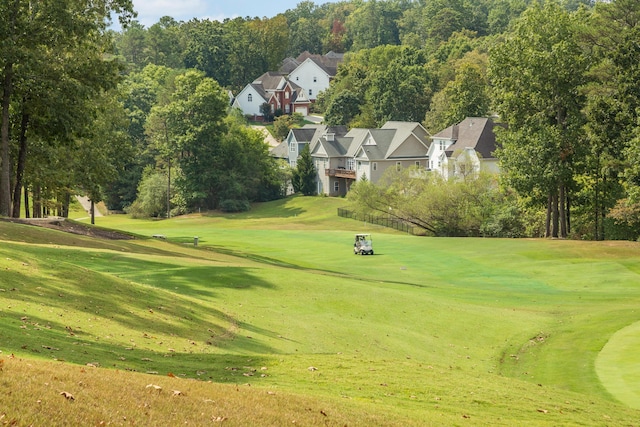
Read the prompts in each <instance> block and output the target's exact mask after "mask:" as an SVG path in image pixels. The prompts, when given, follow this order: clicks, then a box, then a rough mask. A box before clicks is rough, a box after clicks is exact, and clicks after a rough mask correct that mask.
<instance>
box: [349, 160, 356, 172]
mask: <svg viewBox="0 0 640 427" xmlns="http://www.w3.org/2000/svg"><path fill="white" fill-rule="evenodd" d="M355 165H356V161H355V159H347V169H349V170H350V171H352V170H354V169H355Z"/></svg>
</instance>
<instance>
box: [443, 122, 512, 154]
mask: <svg viewBox="0 0 640 427" xmlns="http://www.w3.org/2000/svg"><path fill="white" fill-rule="evenodd" d="M495 126H502V125H500V124H496V123H494V122H493V120H492V119H490V118H486V117H467V118H466V119H464V120H463V121H461V122H460V123H458V124H456V125H453V126H449V127H448V128H446V129H445V130H443V131H441V132H438V133H437V134H435V135H433V137H432V138H434V139H447V140H450V141H454V143H453V144H451V145H450V146H449V147H448V148H447V150H446V151H445V154H446V156H447V157H451V156H452V155H453V153H454V152H456V151H459V150H463V149H465V148H473V149H474V150H475V151H477V152H478V153H480V155H481V156H482V158H485V159H488V158H494V157H495V156H494V154H493V152H494V151H495V149H496V135H495V133H494V132H493V128H494V127H495Z"/></svg>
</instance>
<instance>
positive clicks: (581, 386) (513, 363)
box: [0, 197, 640, 425]
mask: <svg viewBox="0 0 640 427" xmlns="http://www.w3.org/2000/svg"><path fill="white" fill-rule="evenodd" d="M343 204H344V201H343V200H340V199H333V198H300V197H295V198H290V199H286V200H284V201H278V202H273V203H267V204H261V205H257V206H256V207H255V208H254V209H253V210H252V211H251V212H248V213H243V214H235V215H219V214H207V215H199V214H198V215H189V216H184V217H178V218H174V219H171V220H164V221H161V220H155V221H151V220H148V221H147V220H131V219H130V218H128V217H127V216H115V215H114V216H107V217H104V218H98V219H97V225H99V226H103V227H110V228H116V229H120V230H124V231H127V232H130V233H134V234H136V235H138V236H147V237H149V238H148V239H145V238H139V239H136V240H134V241H101V240H91V239H87V238H83V237H79V236H73V235H67V234H63V233H59V232H54V231H50V230H41V229H36V228H34V227H29V226H21V225H14V224H6V223H0V241H1V246H0V271H2V275H1V276H0V350H1V351H2V352H3V353H1V354H0V356H2V354H8V353H14V354H16V355H20V356H22V357H30V358H40V359H48V360H65V361H67V362H71V363H74V364H82V365H86V364H87V363H90V364H92V365H99V366H102V367H107V368H116V369H118V370H121V371H137V372H143V373H147V372H148V373H152V374H157V375H167V374H169V373H171V374H172V375H176V376H178V377H187V378H198V379H201V380H209V381H213V382H216V383H223V384H245V383H250V384H251V385H252V386H253V387H256V388H257V389H267V390H275V391H278V392H286V393H293V394H296V395H299V396H306V397H313V398H315V399H337V400H338V401H340V402H342V404H345V405H347V407H354V408H356V407H357V408H361V409H363V408H364V409H363V410H364V411H365V412H368V413H373V414H378V415H381V416H382V415H383V414H384V415H386V416H388V417H391V418H390V419H391V420H397V423H396V422H391V423H390V424H391V425H409V424H412V423H414V424H416V425H421V424H422V425H424V424H427V425H441V424H447V425H454V424H472V425H522V424H530V425H602V424H606V425H635V424H634V423H636V422H637V420H638V419H640V411H638V410H637V409H638V408H640V402H639V401H638V396H639V395H640V393H639V390H640V380H638V373H637V370H635V369H636V368H635V361H636V360H635V359H636V357H635V355H636V354H637V351H636V350H637V349H638V342H639V341H640V339H638V335H637V326H631V325H634V324H635V325H637V323H636V322H638V320H639V317H640V314H639V312H638V309H637V307H638V306H639V305H638V303H639V302H640V276H638V272H640V246H639V245H637V244H635V243H629V242H605V243H594V242H577V241H560V240H525V239H521V240H507V239H444V238H424V237H413V236H409V235H406V234H403V233H399V232H395V231H391V230H388V229H384V228H381V227H378V226H372V225H370V224H364V223H360V222H356V221H352V220H347V219H343V218H339V217H337V215H336V209H337V208H338V207H341V206H343ZM80 214H81V213H80ZM358 232H371V233H373V238H374V249H375V251H376V255H375V256H355V255H353V251H352V247H353V241H352V239H353V235H354V233H358ZM154 234H162V235H164V236H166V238H167V241H162V240H157V239H151V238H150V236H152V235H154ZM194 236H198V238H199V245H198V247H194V245H193V238H194ZM625 328H626V329H625ZM603 349H604V351H603ZM625 366H627V367H629V368H630V369H628V370H627V369H625ZM614 367H615V369H614ZM1 378H2V377H0V379H1ZM632 408H636V409H632ZM361 423H362V425H366V423H365V422H364V421H362V422H361ZM355 424H358V423H355Z"/></svg>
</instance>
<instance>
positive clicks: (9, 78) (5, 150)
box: [0, 62, 13, 216]
mask: <svg viewBox="0 0 640 427" xmlns="http://www.w3.org/2000/svg"><path fill="white" fill-rule="evenodd" d="M12 83H13V64H12V63H11V62H9V63H7V64H6V65H5V67H4V80H3V82H2V85H3V94H2V128H1V129H0V164H1V166H0V216H9V215H10V214H11V161H10V158H9V119H10V117H9V105H10V103H11V92H12V89H13V87H12Z"/></svg>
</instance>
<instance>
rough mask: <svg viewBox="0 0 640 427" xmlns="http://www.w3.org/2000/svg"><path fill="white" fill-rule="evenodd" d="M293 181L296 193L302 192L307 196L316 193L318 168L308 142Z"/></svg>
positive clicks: (294, 172)
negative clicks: (314, 164)
mask: <svg viewBox="0 0 640 427" xmlns="http://www.w3.org/2000/svg"><path fill="white" fill-rule="evenodd" d="M292 181H293V189H294V191H295V192H296V193H302V194H304V195H305V196H312V195H314V194H316V168H315V167H314V166H313V159H312V158H311V151H310V150H309V145H308V144H307V145H305V147H304V148H303V149H302V151H301V152H300V157H299V158H298V163H297V166H296V168H295V170H294V171H293V178H292Z"/></svg>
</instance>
